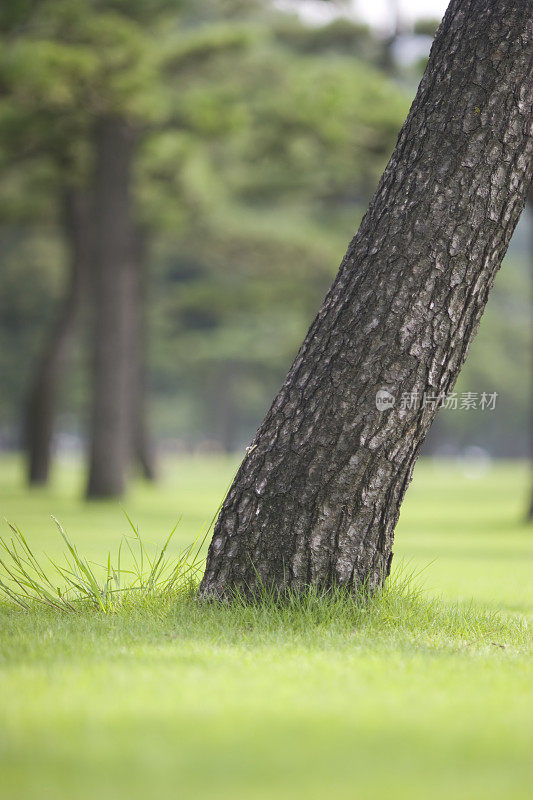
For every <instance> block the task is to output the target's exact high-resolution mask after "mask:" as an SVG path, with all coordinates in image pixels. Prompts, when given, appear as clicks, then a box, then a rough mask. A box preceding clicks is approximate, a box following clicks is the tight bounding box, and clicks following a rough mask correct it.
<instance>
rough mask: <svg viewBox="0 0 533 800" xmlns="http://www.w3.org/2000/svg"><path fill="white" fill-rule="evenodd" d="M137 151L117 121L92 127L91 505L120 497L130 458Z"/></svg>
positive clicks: (127, 128)
mask: <svg viewBox="0 0 533 800" xmlns="http://www.w3.org/2000/svg"><path fill="white" fill-rule="evenodd" d="M136 143H137V135H136V132H135V131H134V130H133V129H132V128H131V127H130V126H129V125H128V124H127V123H126V122H124V121H123V120H121V119H120V118H115V117H106V118H102V119H100V120H99V121H98V122H97V124H96V128H95V154H96V168H95V192H94V194H95V209H94V222H95V269H94V285H93V298H94V331H93V381H92V384H93V389H92V390H93V396H92V416H91V431H90V464H89V481H88V487H87V496H88V497H91V498H92V497H117V496H120V495H121V494H122V493H123V491H124V489H125V486H126V477H127V469H128V463H129V459H130V455H131V431H132V413H133V403H132V401H131V393H132V387H133V386H134V381H135V374H134V373H135V362H136V357H137V354H136V352H135V351H136V346H137V343H136V331H137V327H138V326H137V319H138V310H137V308H136V303H137V301H138V292H137V291H136V268H135V252H134V249H135V230H134V222H133V213H132V196H131V178H132V164H133V159H134V153H135V148H136Z"/></svg>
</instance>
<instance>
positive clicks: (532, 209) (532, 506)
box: [526, 184, 533, 522]
mask: <svg viewBox="0 0 533 800" xmlns="http://www.w3.org/2000/svg"><path fill="white" fill-rule="evenodd" d="M527 202H528V206H529V217H530V228H533V184H531V186H530V187H529V194H528V197H527ZM529 248H530V249H529V261H530V275H531V281H532V286H533V230H530V232H529ZM531 308H532V312H533V290H532V294H531ZM530 346H531V356H533V326H532V328H531V343H530ZM531 356H530V358H531ZM529 381H530V389H529V391H530V410H529V419H530V431H529V449H530V456H529V457H530V462H531V464H530V466H531V467H532V472H533V358H532V369H531V375H530V376H529ZM526 519H527V521H528V522H532V521H533V489H532V490H531V493H530V496H529V506H528V510H527V516H526Z"/></svg>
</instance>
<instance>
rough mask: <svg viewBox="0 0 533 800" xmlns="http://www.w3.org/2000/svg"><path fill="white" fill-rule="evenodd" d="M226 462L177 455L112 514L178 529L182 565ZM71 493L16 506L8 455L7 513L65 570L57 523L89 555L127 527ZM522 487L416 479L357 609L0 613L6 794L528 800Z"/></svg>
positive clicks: (68, 480) (72, 488) (300, 605)
mask: <svg viewBox="0 0 533 800" xmlns="http://www.w3.org/2000/svg"><path fill="white" fill-rule="evenodd" d="M234 468H235V462H234V461H231V460H228V459H206V458H202V459H200V458H197V459H187V460H181V461H175V462H173V463H171V464H168V465H166V469H165V470H164V473H163V477H162V481H161V484H160V486H159V487H146V486H142V485H136V486H135V487H134V488H133V490H132V492H131V496H129V497H128V498H126V500H125V501H124V507H125V508H126V509H127V511H128V513H129V515H130V517H131V518H132V519H133V520H134V521H135V523H136V524H138V526H139V528H140V531H141V535H142V536H143V538H144V539H145V540H146V541H148V542H153V543H154V546H155V545H156V544H157V545H162V544H163V543H164V541H165V539H166V537H167V536H168V533H169V532H170V530H171V528H172V527H173V525H174V524H175V522H176V521H177V519H178V517H179V516H180V515H182V519H181V523H180V526H179V527H178V530H177V533H176V538H175V541H173V542H172V545H171V548H173V550H172V552H173V553H177V552H178V551H179V550H181V549H182V548H183V547H184V546H185V545H186V544H188V543H189V542H190V541H191V539H192V538H194V537H195V536H196V535H197V534H198V532H199V530H200V529H201V527H202V525H203V524H206V523H208V521H209V519H210V517H211V515H212V513H213V511H214V510H215V508H216V506H217V504H218V502H219V501H220V497H221V495H222V494H223V492H224V489H225V488H226V486H227V485H228V483H229V481H230V479H231V475H232V473H233V471H234ZM80 480H81V478H80V474H79V472H78V470H77V469H76V468H74V467H73V466H72V465H69V464H65V465H63V466H62V467H61V468H59V469H58V470H57V473H56V474H55V476H54V485H53V486H52V488H50V489H47V490H44V491H43V490H39V491H36V492H31V493H28V492H27V491H26V490H24V489H23V488H22V484H21V482H20V464H19V462H18V461H17V460H15V459H4V460H3V461H2V462H1V463H0V505H1V514H2V516H5V517H7V518H8V519H10V520H11V521H13V522H15V523H16V524H17V525H19V527H20V528H21V530H22V531H23V532H24V534H25V536H26V538H27V540H28V541H29V542H30V543H31V545H32V547H33V549H35V550H36V551H41V550H46V551H47V552H48V553H49V554H50V555H51V556H52V557H53V558H57V557H58V556H59V554H60V553H61V552H62V550H63V543H62V541H61V538H60V537H59V536H58V534H57V530H56V529H55V528H54V526H53V524H52V522H51V521H50V520H49V515H50V514H51V513H52V514H54V515H55V516H56V517H57V518H58V519H59V520H60V521H61V523H62V524H63V525H64V527H65V528H66V530H67V532H68V534H69V536H70V538H71V539H73V540H74V542H75V544H76V545H77V546H78V548H79V550H80V552H82V553H83V554H87V555H88V556H89V557H90V558H94V559H95V560H98V559H99V560H100V561H101V560H102V558H103V556H104V555H105V554H106V553H107V551H108V550H112V551H115V550H116V546H117V544H118V541H119V539H120V537H121V535H122V534H124V533H126V532H127V521H126V520H125V518H124V516H123V514H122V512H121V509H120V507H119V506H118V504H114V503H92V504H90V505H88V506H87V505H85V504H83V503H81V502H80V500H79V488H80ZM527 489H528V473H527V470H526V468H525V467H523V466H520V465H499V466H498V467H497V468H494V469H492V470H490V471H489V472H488V473H487V474H486V475H484V476H483V477H480V478H479V479H475V480H473V479H467V478H466V477H465V476H464V475H463V474H462V472H461V471H460V470H459V469H458V468H457V467H455V466H453V465H447V466H441V467H437V468H435V467H433V466H432V465H431V464H430V463H422V464H420V465H419V467H418V468H417V472H416V475H415V479H414V484H413V486H412V487H411V489H410V490H409V493H408V497H407V501H406V504H405V509H404V511H403V512H402V518H401V522H400V526H399V529H398V532H397V545H396V547H395V551H396V564H397V566H396V569H395V572H394V575H393V580H392V581H391V583H390V584H389V585H388V587H387V588H386V590H385V591H384V592H382V593H380V594H379V595H378V596H376V597H375V598H374V599H373V600H372V601H371V602H370V603H369V604H363V603H358V604H353V603H350V602H347V601H346V599H345V598H342V597H338V598H336V599H330V600H329V601H324V600H323V599H320V598H317V597H313V596H310V597H308V598H307V599H306V600H305V601H302V600H299V601H293V602H292V603H289V604H288V605H284V606H280V605H277V604H275V603H273V602H271V601H268V600H265V601H264V602H263V603H259V604H257V605H256V606H249V605H245V604H242V603H235V604H233V605H232V606H227V605H217V604H201V603H198V602H197V601H196V599H195V597H194V596H193V595H192V594H191V593H189V594H186V595H184V596H182V597H181V598H178V599H173V598H172V597H167V598H164V599H155V598H147V599H145V600H142V599H139V600H137V601H132V602H130V603H128V604H126V606H125V608H123V609H121V610H120V611H118V612H117V613H114V614H109V615H104V614H103V613H99V612H97V611H94V610H83V611H82V612H79V613H77V614H74V613H70V614H65V613H58V612H57V611H54V610H53V609H48V608H41V609H38V610H36V611H31V612H25V611H23V610H20V609H12V608H8V607H7V606H5V605H3V606H2V608H1V610H0V616H1V619H0V635H1V640H0V641H1V645H0V647H1V655H0V758H1V762H0V796H2V797H6V798H9V799H10V800H11V798H13V799H14V800H16V799H18V798H39V799H40V798H44V799H45V800H46V799H47V798H50V800H56V799H57V800H62V799H63V798H68V799H69V800H76V799H77V798H80V799H81V798H83V800H85V798H93V797H98V798H99V799H100V798H101V799H103V800H107V798H145V797H152V796H154V797H163V798H165V797H180V798H181V797H183V798H216V799H218V798H237V799H239V798H243V799H244V798H254V799H255V798H265V800H266V798H273V797H282V798H317V800H318V798H320V799H321V798H324V797H328V796H329V795H331V796H335V797H337V798H350V799H351V798H381V797H383V798H385V797H387V798H397V797H406V798H428V797H437V798H450V797H453V798H465V800H466V798H469V799H470V798H509V797H510V798H522V797H523V798H526V797H529V794H530V786H531V778H532V774H531V746H532V744H533V742H532V736H531V724H530V720H531V717H532V712H533V702H532V689H533V687H532V680H531V672H530V669H529V662H528V646H529V642H530V638H529V634H528V631H527V627H526V624H525V619H526V617H527V615H528V614H529V613H530V612H531V608H532V606H533V596H532V587H531V554H532V553H533V529H532V528H531V527H527V526H525V525H523V523H522V521H521V517H522V514H523V508H524V504H525V497H526V494H527ZM4 532H5V531H4ZM402 562H403V563H404V565H405V564H406V563H407V566H404V567H403V568H402V567H401V563H402ZM424 567H425V570H424V572H423V573H422V575H421V576H419V577H418V578H416V579H415V581H414V582H413V581H412V580H408V576H409V573H410V571H412V570H418V569H420V568H424ZM422 579H423V581H424V583H425V589H424V590H422V591H420V590H419V589H418V584H419V583H420V581H421V580H422Z"/></svg>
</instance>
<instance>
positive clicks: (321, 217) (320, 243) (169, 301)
mask: <svg viewBox="0 0 533 800" xmlns="http://www.w3.org/2000/svg"><path fill="white" fill-rule="evenodd" d="M0 35H1V37H2V47H1V50H0V86H1V88H2V92H1V97H0V126H1V129H2V132H3V135H2V145H1V150H0V164H1V167H2V173H3V181H2V184H1V186H0V209H1V216H2V225H1V227H0V255H1V257H2V273H1V278H0V280H1V287H0V335H1V340H2V347H1V348H0V370H1V373H2V388H1V390H0V392H1V394H0V413H1V419H0V425H1V433H2V437H3V439H4V441H5V442H6V443H12V444H16V443H17V441H18V437H19V436H20V426H21V408H22V407H23V406H24V403H25V398H26V396H27V393H28V391H29V386H30V384H31V381H32V374H33V371H34V369H35V364H36V361H37V359H38V358H39V353H40V350H41V348H42V343H43V340H44V339H45V337H46V335H47V331H48V330H49V328H50V326H51V324H52V322H53V319H54V316H55V315H56V314H57V310H58V307H59V304H60V301H61V297H62V295H63V293H64V290H65V285H66V282H67V279H68V269H69V266H68V263H69V242H68V238H67V237H66V232H65V220H64V205H65V196H66V194H68V192H71V191H72V190H75V191H78V190H82V191H85V190H87V191H92V188H93V185H94V171H95V159H96V153H95V137H94V129H95V124H96V122H97V121H98V119H103V118H110V117H111V118H114V119H120V120H123V121H125V122H126V123H127V125H128V126H129V127H130V128H131V129H132V130H133V131H135V135H136V147H135V152H134V158H133V163H132V170H133V172H132V176H131V180H132V197H133V207H132V216H133V222H134V224H135V226H138V227H139V228H140V229H141V230H142V231H143V235H144V237H145V239H146V256H145V264H144V270H145V278H146V281H145V282H146V309H147V326H146V327H147V331H148V348H147V352H148V386H149V390H150V396H151V401H152V409H153V413H152V419H153V427H154V430H155V432H156V434H157V435H158V436H159V437H164V438H166V439H176V440H180V442H181V443H182V444H183V445H184V446H189V445H196V444H198V443H201V442H204V441H205V440H210V441H211V442H214V443H217V445H218V446H221V447H224V448H226V449H232V448H235V447H240V446H242V445H243V444H244V443H245V442H246V441H247V439H248V438H249V436H250V434H251V433H252V431H253V430H254V428H255V426H256V425H257V423H258V421H259V420H260V418H261V416H262V414H263V413H264V411H265V409H266V407H267V405H268V403H269V401H270V399H271V397H272V395H273V394H274V392H275V390H276V389H277V388H278V386H279V383H280V381H281V380H282V378H283V375H284V373H285V371H286V369H287V367H288V365H289V363H290V360H291V358H292V357H293V355H294V353H295V351H296V348H297V347H298V345H299V343H300V341H301V339H302V336H303V334H304V333H305V330H306V329H307V326H308V324H309V322H310V321H311V319H312V317H313V315H314V313H315V311H316V309H317V308H318V306H319V304H320V301H321V299H322V296H323V294H324V292H325V290H326V288H327V286H328V285H329V283H330V281H331V277H332V275H333V274H334V272H335V271H336V269H337V266H338V263H339V262H340V259H341V257H342V255H343V253H344V250H345V245H346V241H347V239H348V238H349V236H350V235H352V234H353V233H354V232H355V230H356V228H357V225H358V222H359V219H360V217H361V214H362V212H363V211H364V208H365V206H366V203H367V201H368V197H369V195H370V194H371V193H372V191H373V189H374V187H375V184H376V181H377V178H378V177H379V174H380V173H381V171H382V169H383V167H384V165H385V163H386V161H387V158H388V156H389V154H390V152H391V150H392V148H393V146H394V143H395V141H396V137H397V134H398V131H399V129H400V127H401V125H402V123H403V120H404V118H405V115H406V112H407V109H408V106H409V100H410V97H409V93H410V90H409V89H406V88H405V86H404V85H403V84H402V82H401V81H400V80H393V79H392V78H391V77H390V76H388V75H386V74H385V73H384V72H383V71H382V70H381V69H380V66H379V65H380V63H381V56H382V43H381V42H380V41H379V40H378V39H377V38H376V36H375V35H374V34H373V33H372V31H371V30H369V29H368V28H367V27H365V26H364V25H360V24H354V23H353V22H350V21H346V20H340V21H335V22H333V23H331V24H329V25H327V26H322V27H308V26H306V25H305V24H303V23H302V22H301V20H299V19H298V18H297V17H295V16H291V15H288V14H283V13H281V12H279V11H276V9H275V8H273V7H272V6H271V4H269V3H267V2H259V0H257V2H254V0H196V2H193V0H42V1H41V2H38V0H33V1H32V0H14V2H12V3H10V4H4V7H3V8H2V9H1V10H0ZM525 281H526V273H525V269H519V268H516V269H515V271H514V272H513V271H512V270H511V269H508V270H507V271H506V273H505V276H502V279H501V284H500V285H501V289H497V290H496V295H495V300H494V302H493V305H492V306H491V307H490V308H489V312H488V314H487V318H486V321H484V323H483V326H484V328H483V329H484V330H485V329H486V330H487V334H486V339H485V340H482V341H481V345H480V346H479V348H478V350H479V352H478V353H477V356H476V361H475V364H473V361H472V359H470V360H469V362H468V366H467V368H466V370H465V373H464V376H463V378H462V381H463V382H464V384H465V385H467V386H468V388H469V389H470V388H472V389H473V390H476V388H478V386H479V387H480V390H491V391H495V390H496V389H497V386H496V384H495V381H496V379H497V376H504V377H503V379H502V380H503V381H504V383H505V397H506V402H508V403H510V409H511V420H512V421H511V423H509V424H510V426H511V427H512V428H513V426H514V428H513V429H514V431H515V433H512V432H511V433H512V435H511V438H512V436H514V437H515V438H514V440H515V441H516V439H517V437H516V435H515V434H516V431H517V430H519V423H516V425H515V420H519V419H522V417H523V415H524V414H525V405H526V404H525V399H524V396H523V395H524V394H525V392H524V381H523V380H520V375H519V372H520V370H521V368H522V366H521V365H522V363H523V362H522V361H521V358H520V355H519V354H520V353H521V352H522V348H523V347H524V341H523V339H524V334H523V327H521V326H522V321H523V318H524V316H525V315H527V309H526V308H525V307H524V301H523V299H522V298H523V294H524V284H525ZM510 315H511V316H512V321H511V322H509V316H510ZM85 330H86V325H85V324H80V326H79V331H78V335H77V339H76V345H75V352H74V358H73V363H72V366H71V369H70V370H69V373H68V381H67V382H66V384H65V385H64V387H63V389H62V390H61V393H60V398H59V402H60V425H59V429H60V430H62V431H63V432H70V433H75V434H76V435H79V434H80V433H81V435H83V434H84V432H85V419H86V417H87V415H88V403H89V401H88V398H89V395H90V377H89V373H88V370H87V361H88V356H87V342H86V339H87V336H86V333H85ZM483 341H485V345H483ZM509 350H512V351H514V352H515V353H516V354H518V355H517V356H516V358H509V357H508V353H509ZM471 365H472V366H471ZM501 385H502V383H501V382H500V383H499V384H498V386H501ZM476 420H477V421H476V423H475V424H474V428H476V425H478V426H479V425H481V428H480V429H479V430H476V434H475V435H476V436H478V435H479V436H480V437H481V438H483V436H484V435H485V434H484V433H483V431H486V422H485V421H483V420H481V419H480V418H476ZM472 423H473V417H472V415H470V416H468V419H467V421H466V422H465V416H464V415H463V416H461V415H458V414H456V415H455V416H454V418H453V420H452V419H451V418H447V419H446V423H445V424H444V425H443V427H442V428H441V430H440V434H441V435H442V436H445V437H449V436H452V437H453V436H454V435H456V438H457V437H459V438H461V441H462V440H463V439H464V438H465V436H466V438H467V439H468V437H467V435H466V433H465V430H464V427H465V426H466V425H468V426H470V425H471V424H472ZM484 425H485V428H484V427H483V426H484ZM469 430H471V428H469ZM504 438H505V437H504V436H503V434H502V435H501V436H499V434H494V433H492V434H491V439H490V442H491V444H492V445H493V446H494V447H495V448H496V449H498V448H499V449H500V450H502V447H503V444H502V443H503V440H504Z"/></svg>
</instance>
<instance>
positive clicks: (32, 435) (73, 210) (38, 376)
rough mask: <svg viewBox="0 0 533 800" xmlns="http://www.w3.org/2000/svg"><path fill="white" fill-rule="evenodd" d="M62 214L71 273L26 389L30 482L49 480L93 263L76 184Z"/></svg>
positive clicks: (84, 206)
mask: <svg viewBox="0 0 533 800" xmlns="http://www.w3.org/2000/svg"><path fill="white" fill-rule="evenodd" d="M62 216H63V229H64V233H65V238H66V240H67V245H68V248H69V276H68V281H67V287H66V291H65V294H64V297H63V299H62V301H61V303H60V307H59V309H58V313H57V317H56V321H55V324H54V327H53V329H52V331H51V333H50V336H49V338H48V339H47V341H46V343H45V346H44V350H43V352H42V354H41V357H40V359H39V362H38V364H37V367H36V370H35V375H34V380H33V382H32V385H31V388H30V392H29V398H28V405H27V409H26V420H25V442H26V449H27V457H28V482H29V483H30V484H31V485H44V484H45V483H46V482H47V481H48V475H49V470H50V459H51V449H52V436H53V427H54V421H55V417H56V411H57V408H56V407H57V394H58V389H59V384H60V382H61V377H62V372H63V371H64V368H65V365H66V361H67V358H68V353H69V349H70V346H71V344H72V340H73V338H74V334H75V328H76V320H77V317H78V314H79V309H80V304H81V300H82V297H83V294H84V292H85V290H86V287H87V282H88V276H89V270H90V266H91V255H90V243H91V231H90V209H89V200H88V197H87V194H86V193H85V192H84V191H82V190H80V189H75V188H70V189H68V190H67V191H66V192H65V195H64V198H63V210H62Z"/></svg>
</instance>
